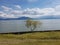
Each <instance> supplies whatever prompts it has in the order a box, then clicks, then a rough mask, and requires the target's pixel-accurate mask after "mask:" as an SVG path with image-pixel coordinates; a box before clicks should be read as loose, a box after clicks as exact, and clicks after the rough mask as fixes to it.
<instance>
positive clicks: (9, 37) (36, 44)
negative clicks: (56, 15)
mask: <svg viewBox="0 0 60 45" xmlns="http://www.w3.org/2000/svg"><path fill="white" fill-rule="evenodd" d="M0 45H60V31H51V32H34V33H25V34H0Z"/></svg>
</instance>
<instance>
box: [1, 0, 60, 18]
mask: <svg viewBox="0 0 60 45" xmlns="http://www.w3.org/2000/svg"><path fill="white" fill-rule="evenodd" d="M45 15H54V16H55V15H60V0H0V17H3V18H18V17H22V16H26V17H31V18H38V17H40V16H45Z"/></svg>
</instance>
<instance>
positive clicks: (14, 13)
mask: <svg viewBox="0 0 60 45" xmlns="http://www.w3.org/2000/svg"><path fill="white" fill-rule="evenodd" d="M3 7H5V8H4V10H5V9H7V10H11V11H9V12H8V13H5V12H4V11H0V17H5V18H17V17H22V16H26V17H32V18H37V17H40V16H45V15H60V5H57V6H55V7H54V8H52V7H50V8H42V9H41V8H26V9H23V10H17V9H16V10H15V9H12V8H6V6H2V8H3Z"/></svg>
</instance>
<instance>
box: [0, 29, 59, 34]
mask: <svg viewBox="0 0 60 45" xmlns="http://www.w3.org/2000/svg"><path fill="white" fill-rule="evenodd" d="M58 31H59V32H60V30H46V31H23V32H7V33H0V34H25V33H35V32H58Z"/></svg>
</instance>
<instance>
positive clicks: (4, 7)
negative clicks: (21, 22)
mask: <svg viewBox="0 0 60 45" xmlns="http://www.w3.org/2000/svg"><path fill="white" fill-rule="evenodd" d="M1 7H2V8H3V10H4V11H9V10H11V9H12V8H9V7H6V6H1Z"/></svg>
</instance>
